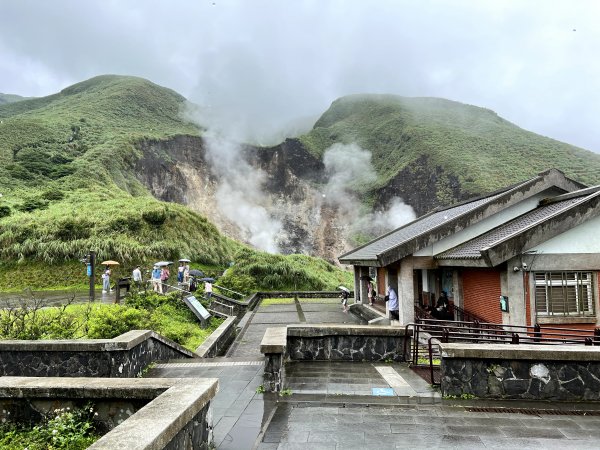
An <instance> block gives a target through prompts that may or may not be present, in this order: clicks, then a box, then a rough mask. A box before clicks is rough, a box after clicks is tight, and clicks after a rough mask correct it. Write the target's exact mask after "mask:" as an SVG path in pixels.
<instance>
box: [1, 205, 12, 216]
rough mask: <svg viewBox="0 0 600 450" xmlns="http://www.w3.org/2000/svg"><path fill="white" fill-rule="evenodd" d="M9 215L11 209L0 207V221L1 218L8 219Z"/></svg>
mask: <svg viewBox="0 0 600 450" xmlns="http://www.w3.org/2000/svg"><path fill="white" fill-rule="evenodd" d="M10 214H11V209H10V206H6V205H3V206H0V219H2V218H3V217H8V216H10Z"/></svg>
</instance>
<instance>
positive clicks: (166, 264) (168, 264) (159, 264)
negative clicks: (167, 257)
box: [154, 261, 173, 267]
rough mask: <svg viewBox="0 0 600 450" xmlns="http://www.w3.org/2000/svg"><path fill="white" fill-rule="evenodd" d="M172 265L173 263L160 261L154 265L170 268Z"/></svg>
mask: <svg viewBox="0 0 600 450" xmlns="http://www.w3.org/2000/svg"><path fill="white" fill-rule="evenodd" d="M171 264H173V262H171V261H159V262H157V263H154V265H155V266H158V267H164V266H170V265H171Z"/></svg>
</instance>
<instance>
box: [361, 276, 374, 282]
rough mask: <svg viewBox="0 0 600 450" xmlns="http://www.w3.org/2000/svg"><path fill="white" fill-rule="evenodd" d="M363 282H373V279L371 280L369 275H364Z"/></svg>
mask: <svg viewBox="0 0 600 450" xmlns="http://www.w3.org/2000/svg"><path fill="white" fill-rule="evenodd" d="M360 279H361V280H367V281H373V278H371V277H370V276H369V275H363V276H361V277H360Z"/></svg>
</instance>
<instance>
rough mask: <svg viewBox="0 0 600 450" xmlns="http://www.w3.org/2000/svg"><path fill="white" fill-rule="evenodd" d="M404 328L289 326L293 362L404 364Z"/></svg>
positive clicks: (290, 350)
mask: <svg viewBox="0 0 600 450" xmlns="http://www.w3.org/2000/svg"><path fill="white" fill-rule="evenodd" d="M404 331H405V330H404V328H399V327H391V326H382V327H375V326H368V325H325V326H318V325H317V326H302V325H299V326H295V325H289V326H288V333H287V354H288V356H289V358H290V359H292V360H321V361H385V360H393V361H404V355H403V351H404Z"/></svg>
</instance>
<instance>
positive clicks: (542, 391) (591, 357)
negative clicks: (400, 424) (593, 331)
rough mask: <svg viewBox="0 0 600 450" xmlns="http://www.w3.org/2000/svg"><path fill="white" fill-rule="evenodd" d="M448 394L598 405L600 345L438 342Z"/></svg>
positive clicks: (444, 392) (443, 378)
mask: <svg viewBox="0 0 600 450" xmlns="http://www.w3.org/2000/svg"><path fill="white" fill-rule="evenodd" d="M440 350H441V354H442V360H441V389H442V394H443V395H446V396H461V395H463V394H467V395H473V396H475V397H478V398H490V399H522V400H551V401H557V400H558V401H581V400H593V401H600V347H587V346H582V345H510V344H485V345H484V344H460V343H448V344H440Z"/></svg>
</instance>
